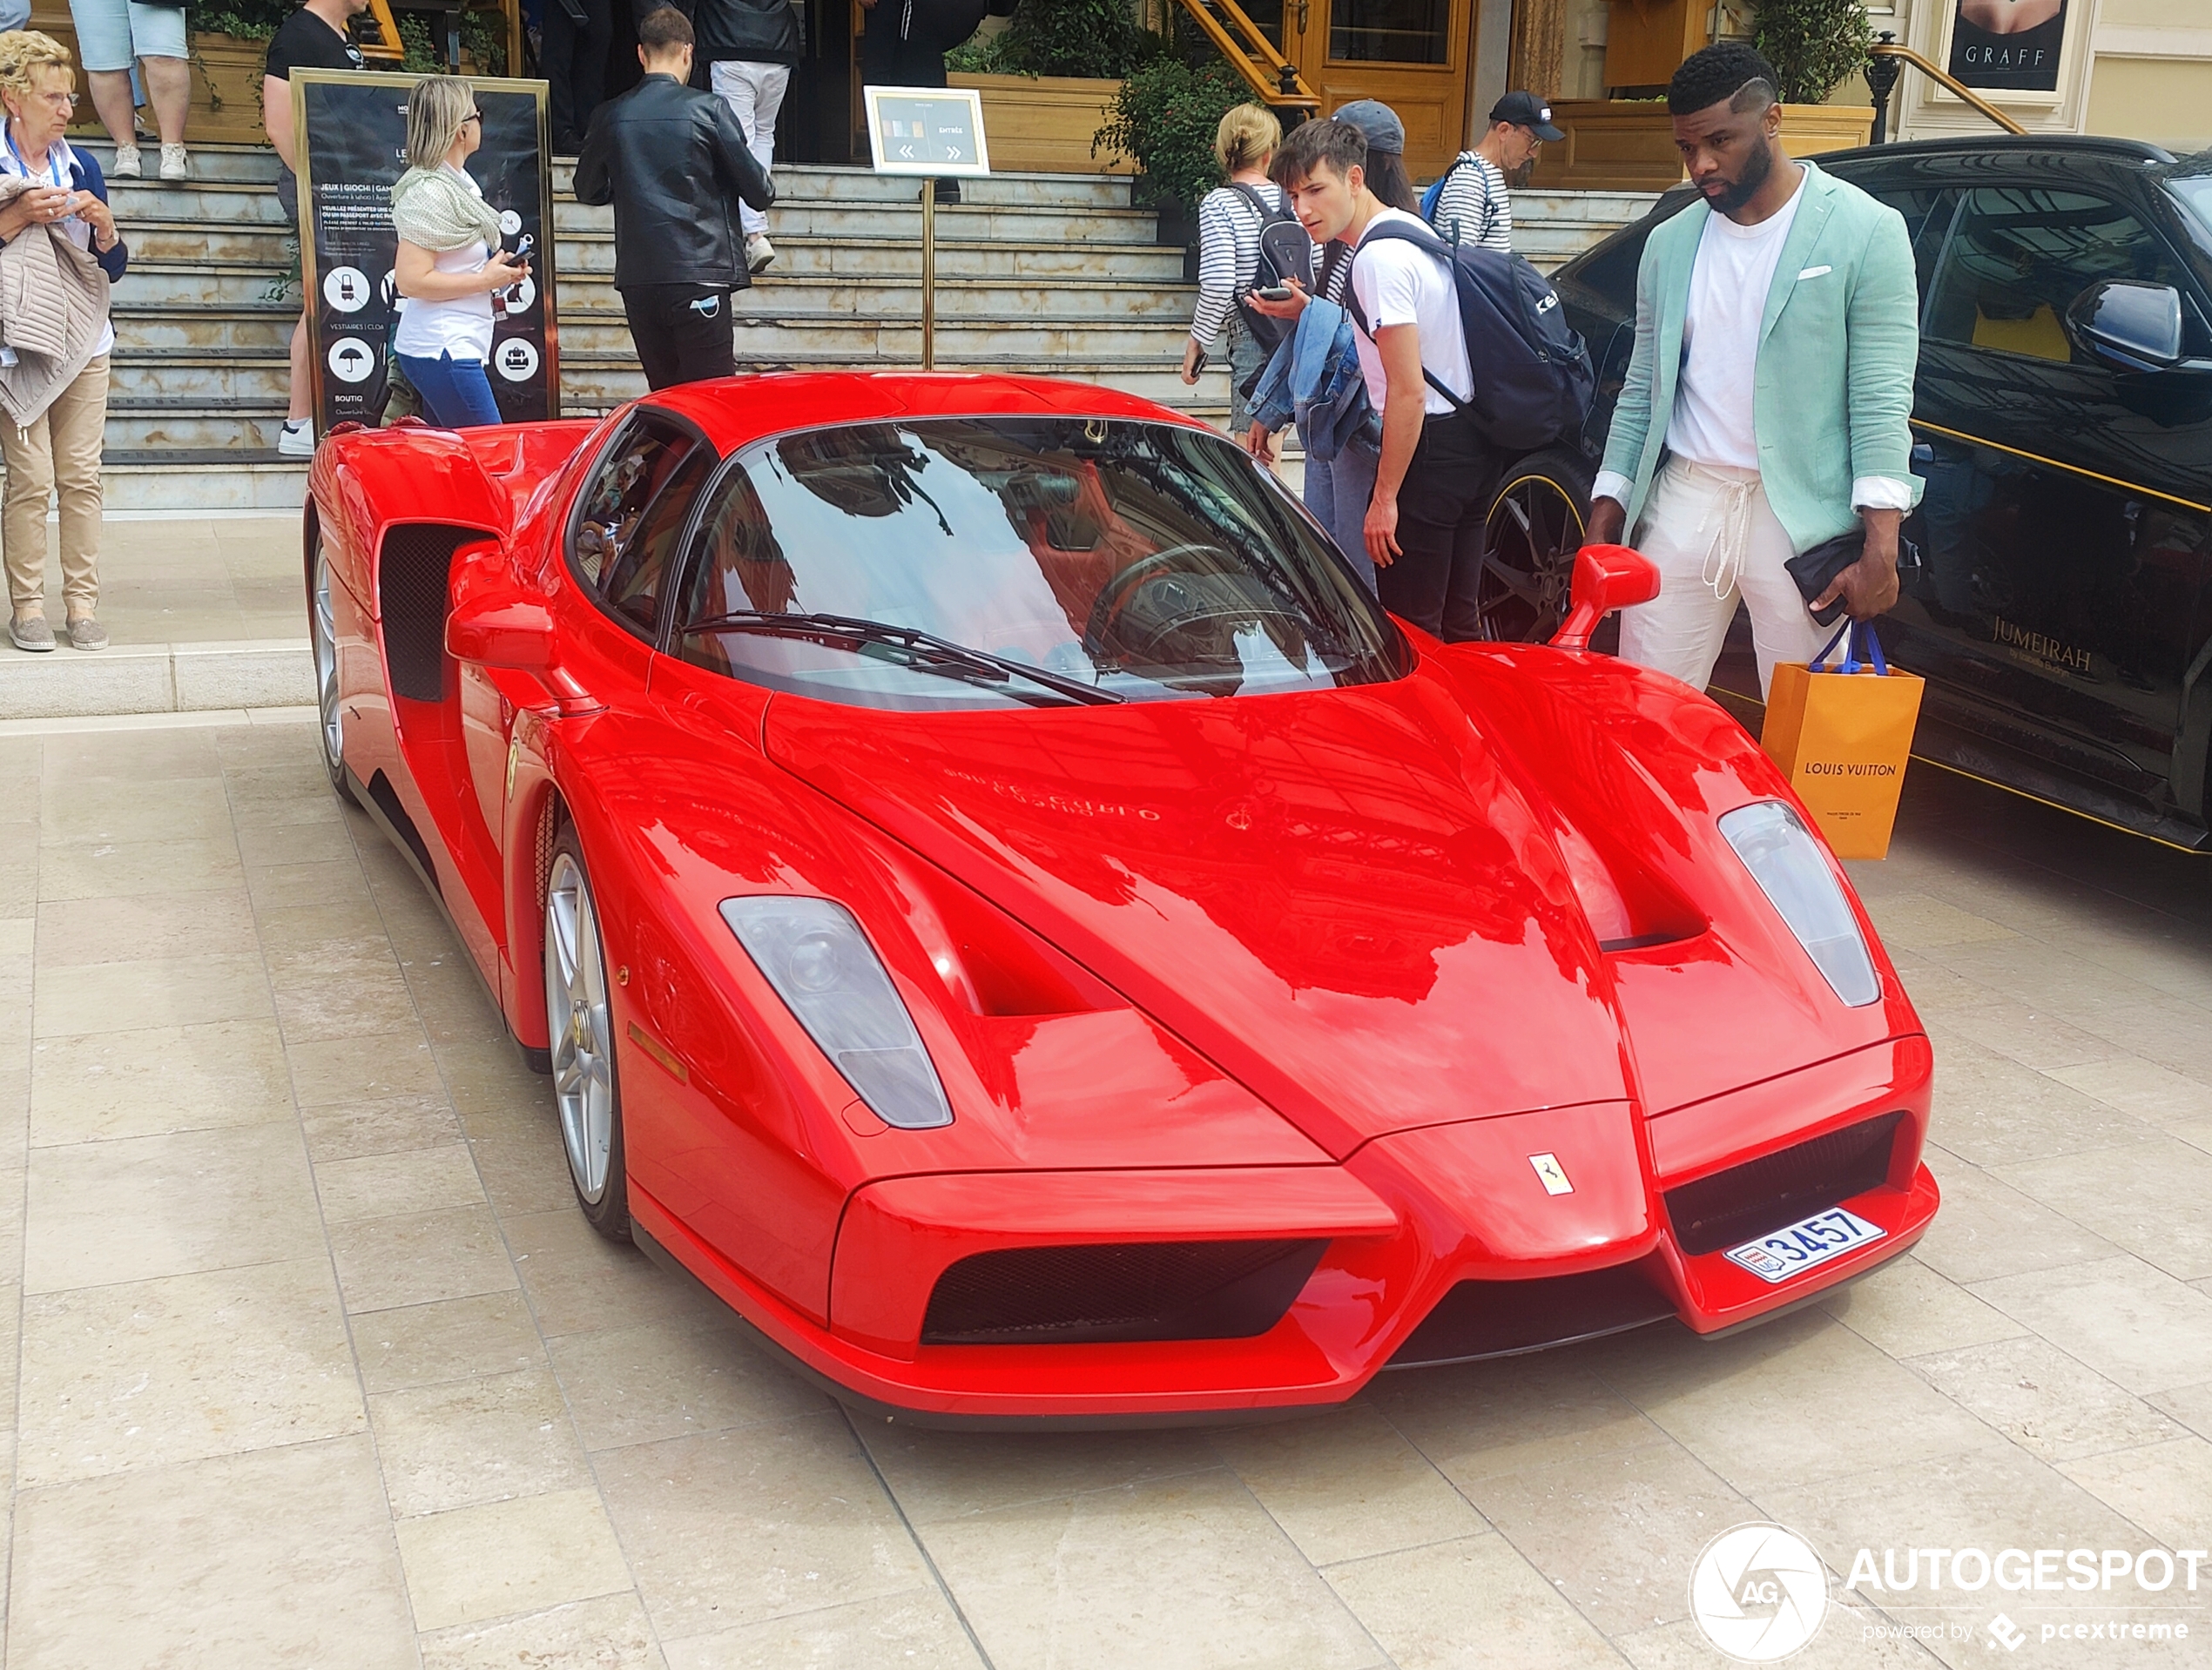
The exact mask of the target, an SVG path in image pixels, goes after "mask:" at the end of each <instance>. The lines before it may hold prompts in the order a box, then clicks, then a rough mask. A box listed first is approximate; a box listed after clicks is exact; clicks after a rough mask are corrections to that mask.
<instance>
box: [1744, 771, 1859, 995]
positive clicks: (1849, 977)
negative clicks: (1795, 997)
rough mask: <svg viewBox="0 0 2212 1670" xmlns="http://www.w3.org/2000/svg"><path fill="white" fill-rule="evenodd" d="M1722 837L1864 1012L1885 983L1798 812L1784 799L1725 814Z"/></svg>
mask: <svg viewBox="0 0 2212 1670" xmlns="http://www.w3.org/2000/svg"><path fill="white" fill-rule="evenodd" d="M1720 832H1721V833H1722V834H1723V836H1725V837H1726V838H1727V839H1728V844H1729V845H1730V846H1732V847H1734V848H1735V849H1736V856H1737V858H1739V859H1743V867H1744V868H1745V869H1746V870H1749V871H1750V872H1751V879H1752V880H1754V881H1756V882H1757V883H1758V884H1759V891H1760V892H1763V893H1764V894H1765V895H1766V897H1767V903H1769V904H1770V905H1771V906H1774V908H1775V911H1776V913H1777V914H1778V915H1779V916H1780V917H1781V918H1782V919H1783V920H1784V922H1786V923H1787V924H1788V925H1789V927H1790V932H1791V933H1794V934H1796V935H1797V943H1798V944H1799V945H1801V946H1804V948H1805V954H1806V955H1807V956H1809V957H1811V959H1812V960H1813V963H1814V965H1815V966H1817V968H1818V969H1819V970H1820V972H1821V973H1823V974H1824V975H1825V976H1826V977H1827V980H1828V983H1829V985H1831V986H1832V987H1835V988H1836V995H1837V996H1838V997H1839V998H1841V999H1842V1000H1844V1006H1845V1007H1848V1008H1853V1009H1856V1008H1858V1007H1862V1006H1863V1005H1865V1004H1869V1003H1871V1002H1873V1001H1875V1000H1877V999H1878V998H1879V997H1880V996H1881V995H1882V982H1881V980H1880V979H1879V977H1878V976H1877V975H1876V974H1875V973H1874V960H1873V958H1872V957H1871V956H1869V955H1868V954H1867V951H1866V941H1865V939H1864V938H1863V937H1861V935H1860V933H1859V932H1858V919H1857V918H1855V917H1854V916H1852V914H1851V904H1850V901H1849V900H1847V899H1844V890H1843V889H1842V888H1841V887H1838V886H1837V885H1836V875H1835V872H1833V871H1832V870H1831V869H1830V868H1829V867H1828V860H1827V859H1826V857H1825V856H1824V854H1823V853H1822V852H1821V850H1820V843H1819V842H1817V841H1816V840H1814V839H1813V838H1812V835H1811V832H1810V831H1808V830H1807V829H1806V828H1805V826H1804V824H1802V823H1801V822H1799V821H1798V818H1797V813H1796V812H1794V811H1791V810H1790V808H1789V807H1787V806H1785V805H1783V804H1782V803H1781V802H1780V801H1779V800H1759V801H1755V802H1754V803H1753V804H1751V805H1748V806H1738V807H1737V809H1736V810H1735V811H1731V812H1726V813H1723V815H1722V817H1721V818H1720Z"/></svg>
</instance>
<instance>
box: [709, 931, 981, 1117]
mask: <svg viewBox="0 0 2212 1670" xmlns="http://www.w3.org/2000/svg"><path fill="white" fill-rule="evenodd" d="M722 919H723V920H724V921H725V922H727V923H728V924H729V925H730V931H731V932H732V933H734V934H736V935H737V936H738V944H739V945H741V946H744V947H745V955H747V956H748V957H751V958H752V960H753V961H754V963H755V964H757V965H758V966H759V969H760V972H761V973H763V974H765V975H766V976H767V977H768V983H769V984H770V985H771V986H772V987H775V988H776V995H777V996H778V997H779V998H781V999H783V1000H784V1001H785V1003H786V1004H787V1005H789V1006H790V1008H791V1012H792V1014H793V1015H795V1016H796V1017H798V1020H799V1025H800V1026H802V1027H806V1034H807V1036H809V1037H810V1038H812V1039H813V1040H814V1041H815V1042H816V1043H817V1044H819V1045H820V1046H821V1049H822V1054H825V1055H826V1056H828V1057H829V1058H830V1061H832V1062H833V1064H834V1065H835V1066H836V1067H837V1070H838V1071H839V1072H840V1073H842V1074H844V1075H845V1078H846V1082H847V1083H849V1084H850V1085H852V1087H853V1089H855V1090H856V1091H858V1092H859V1093H860V1100H861V1101H865V1102H867V1105H868V1106H869V1107H871V1108H873V1109H874V1110H875V1112H876V1115H877V1117H878V1118H880V1119H881V1120H882V1121H883V1122H884V1123H885V1124H887V1125H895V1126H897V1127H899V1128H900V1129H901V1130H909V1131H918V1130H927V1129H928V1128H930V1127H932V1126H934V1125H949V1124H951V1123H952V1122H953V1110H952V1108H951V1106H950V1105H949V1104H948V1102H947V1101H946V1100H945V1088H944V1086H943V1085H941V1083H939V1082H938V1080H937V1068H936V1067H935V1066H934V1064H933V1063H932V1062H931V1061H930V1059H929V1052H928V1051H927V1049H925V1048H923V1047H922V1043H921V1034H919V1033H917V1032H916V1031H915V1030H914V1018H913V1017H912V1016H911V1015H909V1014H908V1013H907V1006H906V1005H905V1004H904V1003H902V1002H900V1000H899V993H898V988H897V987H894V986H893V985H892V984H891V977H890V975H888V974H887V973H884V972H883V964H882V963H881V962H880V960H878V959H877V957H876V954H875V948H874V947H873V946H871V945H869V943H868V940H867V935H866V934H864V933H861V932H860V924H859V923H858V922H856V921H854V920H853V913H852V912H850V911H848V910H846V908H845V907H844V906H841V905H833V904H832V903H831V902H830V901H829V900H828V899H787V898H781V897H773V898H752V899H724V900H723V901H722Z"/></svg>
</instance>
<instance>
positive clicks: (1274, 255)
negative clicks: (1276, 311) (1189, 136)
mask: <svg viewBox="0 0 2212 1670" xmlns="http://www.w3.org/2000/svg"><path fill="white" fill-rule="evenodd" d="M1229 189H1230V190H1231V191H1232V192H1242V193H1243V194H1244V199H1245V200H1246V201H1247V202H1249V203H1250V204H1251V205H1252V207H1253V209H1254V210H1256V211H1257V212H1258V215H1259V266H1258V267H1257V268H1256V269H1255V270H1254V272H1253V273H1252V281H1251V290H1266V289H1271V288H1272V287H1273V286H1277V285H1279V284H1281V283H1282V282H1283V281H1284V280H1285V279H1297V280H1298V282H1299V283H1300V284H1303V285H1306V286H1312V282H1313V266H1312V261H1313V257H1312V249H1313V243H1312V239H1310V238H1308V237H1307V236H1306V232H1305V227H1304V226H1300V225H1298V217H1297V216H1296V215H1294V214H1292V213H1291V212H1290V209H1289V207H1288V206H1287V205H1285V207H1283V208H1279V209H1277V208H1271V207H1269V206H1268V202H1267V199H1265V198H1264V197H1262V196H1261V195H1260V194H1259V193H1258V192H1257V191H1255V190H1253V188H1252V187H1251V186H1249V185H1245V184H1244V182H1243V181H1241V180H1231V182H1230V185H1229ZM1276 226H1288V227H1290V229H1291V231H1292V232H1296V233H1297V234H1298V236H1297V237H1296V238H1295V239H1285V238H1279V237H1278V238H1274V239H1271V238H1269V237H1268V235H1267V234H1268V232H1269V231H1270V230H1271V228H1273V227H1276ZM1292 246H1295V248H1296V251H1297V255H1296V259H1297V262H1298V264H1297V265H1296V266H1284V265H1283V262H1284V260H1285V250H1288V249H1290V248H1291V247H1292ZM1250 293H1251V291H1250V290H1248V291H1246V292H1245V293H1244V294H1240V295H1238V298H1237V313H1238V316H1239V317H1240V318H1241V319H1243V320H1244V328H1245V329H1246V330H1248V331H1250V332H1251V334H1252V340H1253V341H1255V342H1257V343H1258V344H1259V346H1260V347H1261V348H1262V349H1263V350H1264V351H1265V352H1266V353H1267V354H1269V355H1270V356H1272V355H1273V354H1274V352H1275V350H1276V349H1277V348H1278V347H1281V346H1282V344H1283V340H1284V338H1285V337H1287V336H1288V335H1290V333H1291V332H1292V331H1293V330H1295V329H1297V328H1298V325H1297V321H1296V320H1288V319H1272V318H1270V317H1269V316H1268V315H1267V314H1265V313H1261V312H1260V311H1259V309H1258V308H1257V307H1254V306H1251V304H1250V303H1249V302H1248V301H1247V300H1245V296H1246V295H1249V294H1250ZM1253 381H1254V382H1255V384H1257V382H1258V379H1257V378H1255V379H1253ZM1244 393H1246V394H1250V393H1251V389H1249V388H1248V389H1246V390H1244Z"/></svg>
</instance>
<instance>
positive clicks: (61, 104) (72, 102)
mask: <svg viewBox="0 0 2212 1670" xmlns="http://www.w3.org/2000/svg"><path fill="white" fill-rule="evenodd" d="M38 96H39V97H40V98H43V99H44V100H45V101H46V102H47V103H48V104H51V105H52V106H53V107H54V108H55V109H56V110H57V111H73V110H75V109H76V108H77V103H78V95H77V94H75V93H41V94H39V95H38Z"/></svg>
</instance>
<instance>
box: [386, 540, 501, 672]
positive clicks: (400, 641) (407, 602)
mask: <svg viewBox="0 0 2212 1670" xmlns="http://www.w3.org/2000/svg"><path fill="white" fill-rule="evenodd" d="M490 537H491V535H489V534H486V533H484V532H483V531H482V529H475V528H451V527H448V526H446V525H445V524H443V523H442V522H404V523H402V524H401V525H400V526H399V527H396V528H393V529H388V531H387V532H386V533H385V535H384V544H383V548H382V549H381V551H380V552H379V553H378V555H377V562H376V612H377V614H378V615H379V616H381V619H382V622H383V627H384V663H385V665H386V666H387V667H388V669H389V670H390V671H391V677H392V694H393V695H395V696H399V697H405V698H406V699H407V700H408V701H411V702H437V701H442V700H443V699H444V698H445V680H446V611H447V609H448V598H449V595H450V594H449V591H448V582H449V580H450V570H451V568H452V565H453V554H454V552H455V551H456V550H458V549H460V548H461V547H462V546H463V545H467V544H470V543H472V542H475V541H477V540H482V539H489V538H490Z"/></svg>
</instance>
